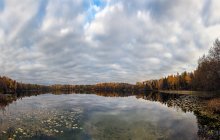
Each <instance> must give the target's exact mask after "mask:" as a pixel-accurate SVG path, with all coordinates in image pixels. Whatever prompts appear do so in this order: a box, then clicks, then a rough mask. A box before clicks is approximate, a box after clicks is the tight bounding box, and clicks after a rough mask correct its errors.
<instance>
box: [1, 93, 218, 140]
mask: <svg viewBox="0 0 220 140" xmlns="http://www.w3.org/2000/svg"><path fill="white" fill-rule="evenodd" d="M212 99H215V100H216V99H217V100H218V99H219V98H218V97H210V96H208V97H205V96H202V97H199V96H197V95H179V94H167V93H145V94H138V95H130V94H118V93H99V94H58V95H55V94H52V93H47V94H40V95H37V96H30V97H22V98H18V99H17V100H16V101H13V102H12V103H10V104H8V105H7V106H4V107H2V109H1V111H0V139H2V140H4V139H5V140H7V139H8V138H11V139H18V140H20V139H22V140H23V139H24V140H25V139H30V140H32V139H54V140H59V139H67V140H68V139H69V140H72V139H85V140H87V139H95V140H112V139H113V140H114V139H120V140H129V139H131V140H133V139H135V140H142V139H143V140H145V139H151V140H153V139H174V140H176V139H183V140H188V139H189V140H190V139H192V140H193V139H199V138H206V139H219V120H218V119H219V112H218V110H215V108H214V109H213V110H211V109H210V108H204V107H202V106H201V103H203V105H206V106H207V104H206V103H207V101H209V100H212ZM215 111H217V112H215ZM204 112H205V113H204ZM204 114H205V115H204ZM210 116H211V117H210Z"/></svg>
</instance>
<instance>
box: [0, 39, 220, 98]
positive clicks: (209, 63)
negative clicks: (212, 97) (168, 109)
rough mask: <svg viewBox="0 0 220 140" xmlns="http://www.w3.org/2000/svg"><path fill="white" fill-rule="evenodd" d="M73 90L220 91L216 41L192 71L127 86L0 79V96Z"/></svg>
mask: <svg viewBox="0 0 220 140" xmlns="http://www.w3.org/2000/svg"><path fill="white" fill-rule="evenodd" d="M57 90H59V91H73V92H91V91H94V92H100V91H105V92H130V93H132V92H141V91H146V90H206V91H216V90H220V41H219V40H218V39H216V41H215V42H214V44H213V47H211V48H210V50H209V52H208V54H207V55H203V56H202V57H201V58H200V59H199V60H198V67H197V69H196V70H195V71H193V72H183V73H181V74H179V73H177V74H176V75H169V76H167V77H164V78H161V79H157V80H148V81H144V82H137V83H136V84H128V83H99V84H95V85H57V84H56V85H48V86H46V85H37V84H25V83H22V82H17V81H15V80H12V79H11V78H8V77H5V76H3V77H0V93H4V94H6V93H9V94H10V93H11V94H12V93H16V92H25V91H57Z"/></svg>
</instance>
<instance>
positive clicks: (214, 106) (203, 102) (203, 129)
mask: <svg viewBox="0 0 220 140" xmlns="http://www.w3.org/2000/svg"><path fill="white" fill-rule="evenodd" d="M136 97H137V98H143V99H145V100H150V101H156V102H160V103H162V104H165V105H167V106H168V107H174V108H179V109H181V110H182V111H183V112H193V113H194V115H195V116H196V117H197V124H198V136H199V137H200V138H201V139H220V106H219V103H220V98H219V97H217V98H216V97H215V96H211V95H210V96H208V97H207V96H206V97H204V96H196V95H183V94H169V93H158V92H149V93H145V94H141V95H137V96H136Z"/></svg>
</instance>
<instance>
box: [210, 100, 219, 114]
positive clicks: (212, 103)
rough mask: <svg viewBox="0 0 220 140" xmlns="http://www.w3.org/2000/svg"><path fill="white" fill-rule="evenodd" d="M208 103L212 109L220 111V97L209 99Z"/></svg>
mask: <svg viewBox="0 0 220 140" xmlns="http://www.w3.org/2000/svg"><path fill="white" fill-rule="evenodd" d="M207 105H208V107H209V108H210V109H212V110H214V111H216V112H220V98H216V99H211V100H209V101H208V104H207Z"/></svg>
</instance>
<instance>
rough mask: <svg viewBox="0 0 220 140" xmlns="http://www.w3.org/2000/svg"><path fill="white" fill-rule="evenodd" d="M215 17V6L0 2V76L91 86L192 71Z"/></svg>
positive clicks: (157, 1)
mask: <svg viewBox="0 0 220 140" xmlns="http://www.w3.org/2000/svg"><path fill="white" fill-rule="evenodd" d="M219 13H220V1H219V0H19V1H18V0H0V75H2V76H3V75H5V76H9V77H11V78H13V79H16V80H17V81H19V82H21V81H22V82H28V83H37V84H55V83H57V84H95V83H100V82H127V83H135V82H137V81H144V80H149V79H157V78H161V77H163V76H166V75H168V74H176V73H177V72H179V73H181V72H183V71H193V70H194V69H196V67H197V60H198V58H199V57H201V56H202V55H203V54H204V53H207V52H208V49H209V48H210V47H211V46H212V44H213V42H214V41H215V39H217V38H219V36H220V33H219V31H220V14H219Z"/></svg>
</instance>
